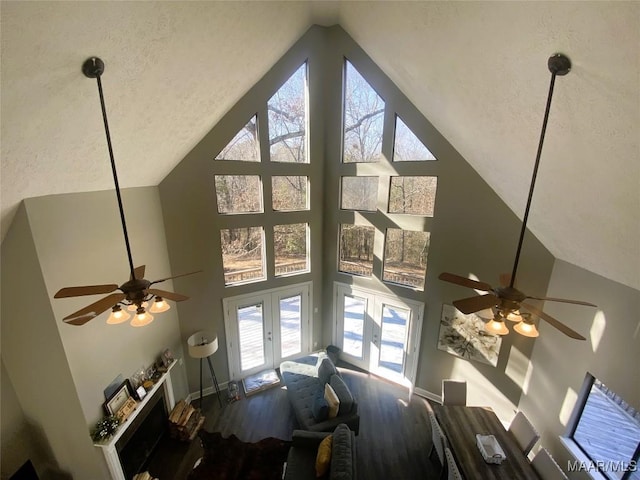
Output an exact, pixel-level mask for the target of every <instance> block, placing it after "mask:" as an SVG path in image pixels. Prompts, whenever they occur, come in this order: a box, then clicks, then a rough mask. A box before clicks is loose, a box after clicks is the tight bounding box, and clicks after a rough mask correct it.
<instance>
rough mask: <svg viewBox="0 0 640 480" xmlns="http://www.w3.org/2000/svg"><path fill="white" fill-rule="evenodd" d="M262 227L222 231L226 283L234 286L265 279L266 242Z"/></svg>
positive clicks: (221, 242) (221, 240)
mask: <svg viewBox="0 0 640 480" xmlns="http://www.w3.org/2000/svg"><path fill="white" fill-rule="evenodd" d="M263 238H264V235H263V230H262V227H243V228H227V229H222V230H220V244H221V245H222V266H223V268H224V283H225V285H232V284H235V283H242V282H247V281H251V280H260V279H264V278H265V277H266V276H265V272H264V247H263V245H264V242H263Z"/></svg>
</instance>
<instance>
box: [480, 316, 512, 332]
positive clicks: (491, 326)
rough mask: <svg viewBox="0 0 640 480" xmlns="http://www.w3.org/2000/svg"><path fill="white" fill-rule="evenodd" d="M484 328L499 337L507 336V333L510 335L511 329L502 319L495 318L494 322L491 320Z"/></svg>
mask: <svg viewBox="0 0 640 480" xmlns="http://www.w3.org/2000/svg"><path fill="white" fill-rule="evenodd" d="M484 328H485V330H487V331H488V332H491V333H495V334H498V335H506V334H507V333H509V329H508V328H507V326H506V325H505V324H504V321H503V320H502V319H501V318H497V319H496V318H494V319H493V320H490V321H489V323H487V324H486V325H485V327H484Z"/></svg>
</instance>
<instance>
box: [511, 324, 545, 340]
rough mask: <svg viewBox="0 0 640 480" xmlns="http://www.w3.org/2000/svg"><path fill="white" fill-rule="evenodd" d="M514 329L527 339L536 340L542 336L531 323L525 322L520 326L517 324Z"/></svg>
mask: <svg viewBox="0 0 640 480" xmlns="http://www.w3.org/2000/svg"><path fill="white" fill-rule="evenodd" d="M513 329H514V330H515V331H516V332H518V333H519V334H520V335H524V336H525V337H531V338H535V337H537V336H539V335H540V333H539V332H538V329H537V328H536V326H535V324H534V323H532V322H531V321H527V320H523V321H522V322H520V323H519V324H517V325H516V326H515V327H513Z"/></svg>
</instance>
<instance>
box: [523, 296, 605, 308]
mask: <svg viewBox="0 0 640 480" xmlns="http://www.w3.org/2000/svg"><path fill="white" fill-rule="evenodd" d="M527 298H531V299H533V300H546V301H549V302H560V303H571V304H573V305H585V306H587V307H597V305H594V304H593V303H589V302H583V301H582V300H567V299H566V298H552V297H530V296H529V295H527Z"/></svg>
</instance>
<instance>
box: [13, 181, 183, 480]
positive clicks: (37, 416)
mask: <svg viewBox="0 0 640 480" xmlns="http://www.w3.org/2000/svg"><path fill="white" fill-rule="evenodd" d="M122 195H123V203H124V208H125V212H126V214H127V226H128V229H129V237H130V239H131V248H132V252H133V259H134V262H135V264H136V265H145V264H146V265H147V271H146V275H145V277H146V278H147V279H152V280H153V279H158V278H164V277H167V276H170V275H171V274H172V272H171V270H170V268H169V261H168V254H167V247H166V243H165V239H164V225H163V221H162V214H161V209H160V199H159V194H158V189H157V187H146V188H136V189H128V190H124V191H123V192H122ZM21 212H23V213H22V214H21V216H20V217H19V218H18V220H17V221H14V224H13V225H12V228H11V230H10V233H9V235H8V236H7V238H6V239H5V241H4V242H3V244H2V262H3V263H2V298H3V302H2V358H3V361H4V363H5V365H6V369H7V371H8V374H9V376H10V378H11V380H12V382H13V385H14V387H15V392H16V395H17V398H18V399H19V401H20V405H21V406H22V409H23V411H24V414H25V417H26V418H27V419H28V421H29V422H30V423H33V424H35V426H36V428H39V429H41V430H42V432H43V434H44V436H45V438H46V443H47V444H48V446H49V448H50V449H51V451H52V452H53V455H54V457H55V458H56V460H57V462H58V464H59V466H60V468H61V469H63V470H67V471H69V472H70V473H71V474H73V476H74V477H75V478H102V477H103V476H104V475H105V473H104V472H105V470H104V465H103V460H102V458H101V456H100V455H99V453H98V452H96V450H95V449H94V447H93V445H92V442H91V439H90V437H89V429H90V427H91V426H92V425H93V424H94V423H95V422H96V421H97V420H98V419H99V418H101V417H102V415H103V412H102V404H103V402H104V394H103V390H104V388H105V387H106V386H107V385H109V384H110V383H111V382H112V381H113V380H114V379H115V378H116V376H117V375H118V374H122V375H123V376H124V377H125V378H127V377H130V376H131V375H132V374H133V373H134V372H135V371H136V370H137V369H138V368H140V367H141V366H148V365H150V364H152V363H153V362H154V361H155V360H156V358H157V357H158V355H159V354H160V353H161V352H162V350H163V349H164V348H167V347H168V348H171V349H172V350H173V352H174V354H175V355H176V357H182V356H183V352H182V344H181V342H180V341H179V339H180V334H179V327H178V316H177V309H176V308H175V304H174V305H173V307H174V308H172V309H171V310H169V311H168V312H165V313H163V314H157V315H156V318H155V320H154V322H153V323H151V324H150V325H148V326H146V327H144V328H133V327H131V326H129V324H128V323H124V324H120V325H107V324H106V323H105V321H106V318H107V316H108V312H105V313H103V314H102V315H100V316H99V317H97V318H95V319H93V320H92V321H90V322H88V323H87V324H85V325H84V326H82V327H76V326H72V325H67V324H65V323H63V322H62V318H63V317H64V316H66V315H68V314H69V313H72V312H74V311H75V310H77V309H79V308H82V307H84V306H85V305H88V304H89V303H92V302H94V301H96V300H98V299H99V298H100V296H88V297H76V298H69V299H53V295H54V294H55V292H56V291H58V290H59V289H60V288H62V287H65V286H75V285H93V284H102V283H117V284H122V283H124V282H125V281H126V280H127V279H128V278H129V271H128V261H127V256H126V249H125V246H124V239H123V236H122V228H121V226H120V217H119V213H118V207H117V203H116V200H115V193H114V192H113V191H106V192H92V193H80V194H68V195H55V196H48V197H39V198H32V199H27V200H25V202H24V207H22V208H21ZM158 287H159V288H162V289H166V290H173V286H172V282H171V281H168V282H165V283H163V284H161V285H158ZM184 293H185V294H188V293H189V292H184ZM172 380H174V391H175V395H176V398H184V397H185V396H186V395H187V393H188V392H187V389H186V375H185V372H184V367H183V366H180V365H178V366H176V367H175V368H174V369H173V370H172ZM43 392H46V395H43ZM45 399H46V401H45ZM3 454H4V452H3Z"/></svg>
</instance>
